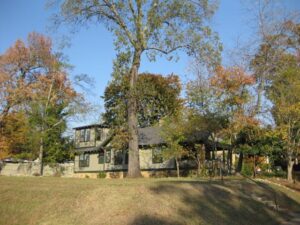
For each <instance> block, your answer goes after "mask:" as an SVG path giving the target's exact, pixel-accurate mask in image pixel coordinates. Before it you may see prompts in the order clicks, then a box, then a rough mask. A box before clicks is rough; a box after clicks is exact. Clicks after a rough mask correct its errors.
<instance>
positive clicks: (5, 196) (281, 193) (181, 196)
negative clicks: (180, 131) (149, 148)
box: [0, 176, 300, 225]
mask: <svg viewBox="0 0 300 225" xmlns="http://www.w3.org/2000/svg"><path fill="white" fill-rule="evenodd" d="M261 199H264V200H265V202H271V204H265V203H264V202H263V201H261ZM272 201H276V203H277V204H278V205H279V209H283V210H281V211H276V210H273V209H272ZM287 211H289V212H294V213H297V212H300V194H299V193H297V192H292V191H289V190H287V189H281V188H279V187H276V186H274V187H273V186H270V184H265V183H261V182H253V181H251V180H245V179H230V180H225V182H224V183H223V182H221V181H209V180H193V179H179V180H176V179H137V180H131V179H123V180H121V179H120V180H118V179H116V180H103V179H98V180H92V179H71V178H69V179H68V178H49V177H48V178H46V177H4V176H0V224H1V225H2V224H3V225H4V224H5V225H10V224H28V225H33V224H55V225H59V224H61V225H67V224H72V225H76V224H78V225H81V224H84V225H94V224H95V225H96V224H97V225H99V224H105V225H106V224H132V225H137V224H175V225H176V224H218V225H219V224H230V225H234V224H272V225H273V224H281V223H283V222H284V221H287V220H289V219H291V218H290V215H288V214H287V213H286V212H287Z"/></svg>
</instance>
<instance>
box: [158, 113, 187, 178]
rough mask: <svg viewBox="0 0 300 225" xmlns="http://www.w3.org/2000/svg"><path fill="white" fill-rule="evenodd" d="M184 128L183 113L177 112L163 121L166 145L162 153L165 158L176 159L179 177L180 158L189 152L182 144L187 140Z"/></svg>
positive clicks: (162, 133)
mask: <svg viewBox="0 0 300 225" xmlns="http://www.w3.org/2000/svg"><path fill="white" fill-rule="evenodd" d="M184 129H185V125H184V120H183V116H182V115H178V114H177V115H176V116H174V117H169V118H166V119H165V120H164V121H163V125H162V131H161V135H162V137H163V139H164V140H165V143H166V147H165V148H164V150H163V153H162V154H163V156H164V157H165V158H174V159H175V162H176V170H177V177H180V171H179V160H180V159H181V158H182V156H184V155H186V154H187V150H186V149H185V148H184V147H183V146H182V142H183V141H184V140H185V135H184Z"/></svg>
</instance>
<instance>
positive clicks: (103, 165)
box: [74, 124, 175, 177]
mask: <svg viewBox="0 0 300 225" xmlns="http://www.w3.org/2000/svg"><path fill="white" fill-rule="evenodd" d="M74 130H75V167H74V172H75V173H76V175H77V176H78V177H87V176H88V177H96V176H97V174H98V173H99V172H101V171H105V172H106V173H108V174H109V176H118V177H122V176H123V175H124V172H126V171H127V167H128V152H127V151H120V150H118V149H113V148H112V147H111V146H110V140H111V139H112V137H111V135H110V132H109V131H110V129H109V128H108V127H107V126H105V125H101V124H91V125H87V126H81V127H76V128H74ZM138 140H139V153H140V168H141V171H142V174H143V176H151V174H153V173H154V171H155V172H156V173H157V171H171V170H174V169H175V160H174V159H169V160H163V157H162V156H161V149H162V145H163V144H164V141H163V139H162V138H161V136H160V129H159V127H146V128H139V129H138Z"/></svg>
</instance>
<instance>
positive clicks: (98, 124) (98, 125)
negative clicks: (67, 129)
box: [73, 123, 108, 130]
mask: <svg viewBox="0 0 300 225" xmlns="http://www.w3.org/2000/svg"><path fill="white" fill-rule="evenodd" d="M91 127H101V128H108V126H106V125H104V124H100V123H94V124H88V125H83V126H79V127H74V128H73V129H74V130H80V129H85V128H91Z"/></svg>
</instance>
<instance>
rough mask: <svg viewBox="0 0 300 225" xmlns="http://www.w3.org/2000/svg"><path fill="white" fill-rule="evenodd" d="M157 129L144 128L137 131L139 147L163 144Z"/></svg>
mask: <svg viewBox="0 0 300 225" xmlns="http://www.w3.org/2000/svg"><path fill="white" fill-rule="evenodd" d="M160 132H161V129H160V128H159V127H145V128H139V129H138V136H139V145H156V144H162V143H164V140H163V138H162V137H161V134H160Z"/></svg>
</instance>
